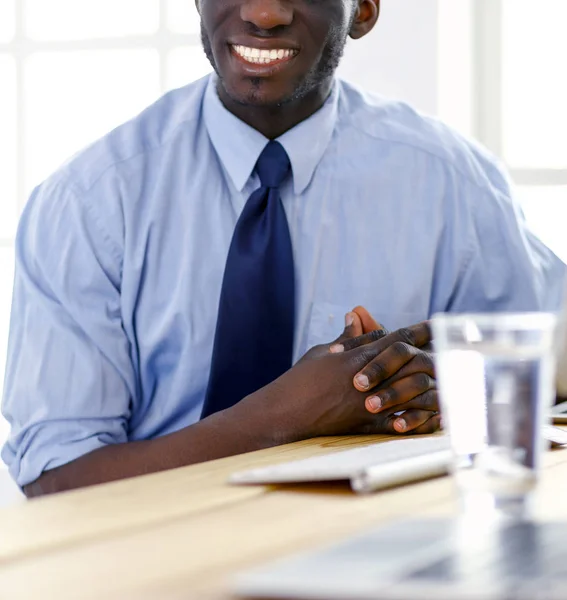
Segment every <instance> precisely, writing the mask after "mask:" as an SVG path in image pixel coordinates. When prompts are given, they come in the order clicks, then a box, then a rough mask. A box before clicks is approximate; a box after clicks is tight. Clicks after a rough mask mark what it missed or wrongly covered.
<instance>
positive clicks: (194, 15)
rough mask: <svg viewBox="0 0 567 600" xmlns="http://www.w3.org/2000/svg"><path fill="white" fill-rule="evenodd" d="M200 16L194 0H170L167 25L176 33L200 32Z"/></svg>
mask: <svg viewBox="0 0 567 600" xmlns="http://www.w3.org/2000/svg"><path fill="white" fill-rule="evenodd" d="M200 22H201V20H200V18H199V13H198V12H197V9H196V8H195V2H193V0H168V2H167V26H168V27H169V29H171V31H173V32H174V33H199V31H200Z"/></svg>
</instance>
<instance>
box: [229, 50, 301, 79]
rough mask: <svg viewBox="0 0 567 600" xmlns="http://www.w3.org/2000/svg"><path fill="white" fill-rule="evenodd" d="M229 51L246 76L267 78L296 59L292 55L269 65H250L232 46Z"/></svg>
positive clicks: (295, 55)
mask: <svg viewBox="0 0 567 600" xmlns="http://www.w3.org/2000/svg"><path fill="white" fill-rule="evenodd" d="M229 49H230V54H231V55H232V57H233V58H234V59H235V60H237V61H238V63H239V64H240V65H241V66H242V67H244V69H243V70H244V71H245V72H246V73H247V74H249V75H253V76H256V77H261V76H264V77H267V76H269V75H274V74H275V73H277V72H278V71H281V70H282V69H284V68H285V67H287V66H288V65H289V64H290V63H291V62H293V60H294V59H295V58H296V57H297V54H294V55H293V56H288V57H287V58H280V59H277V60H274V61H272V62H269V63H252V62H248V61H247V60H246V59H244V58H242V56H240V54H238V53H237V52H236V51H235V50H234V48H233V47H232V46H229Z"/></svg>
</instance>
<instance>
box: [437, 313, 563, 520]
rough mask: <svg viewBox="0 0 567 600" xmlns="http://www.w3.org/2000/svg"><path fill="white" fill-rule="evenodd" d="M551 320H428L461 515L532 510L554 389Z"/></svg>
mask: <svg viewBox="0 0 567 600" xmlns="http://www.w3.org/2000/svg"><path fill="white" fill-rule="evenodd" d="M556 326H557V318H556V316H555V315H553V314H551V313H517V314H516V313H500V314H498V313H494V314H461V315H452V314H441V315H436V316H435V317H434V318H433V320H432V328H433V338H434V347H435V360H436V370H437V383H438V388H439V393H440V400H441V408H442V414H443V423H444V426H445V428H446V429H447V431H448V433H449V435H450V438H451V446H452V448H453V454H454V464H453V474H454V479H455V482H456V486H457V490H458V493H459V496H460V500H461V504H462V507H463V509H464V514H465V516H466V515H473V514H475V515H478V514H479V513H482V516H483V518H486V517H487V516H488V517H490V516H493V517H501V516H508V517H512V518H516V519H526V518H529V517H530V514H531V504H532V500H533V494H534V491H535V488H536V483H537V478H538V470H539V463H540V460H541V457H542V453H543V449H544V447H545V444H546V442H545V440H544V437H543V435H542V427H543V425H544V423H545V421H546V419H547V414H548V413H549V409H550V407H551V405H552V403H553V398H554V393H555V390H554V377H555V355H554V342H555V329H556Z"/></svg>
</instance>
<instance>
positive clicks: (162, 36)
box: [158, 0, 169, 94]
mask: <svg viewBox="0 0 567 600" xmlns="http://www.w3.org/2000/svg"><path fill="white" fill-rule="evenodd" d="M168 33H169V32H168V29H167V0H160V1H159V28H158V36H159V45H158V52H159V83H160V88H161V93H162V94H163V93H165V91H166V89H167V59H168V56H169V48H168V47H167V40H168Z"/></svg>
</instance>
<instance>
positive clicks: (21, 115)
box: [12, 0, 27, 211]
mask: <svg viewBox="0 0 567 600" xmlns="http://www.w3.org/2000/svg"><path fill="white" fill-rule="evenodd" d="M26 2H27V0H18V1H17V2H16V34H15V39H14V51H13V52H12V56H13V57H14V60H15V62H16V169H17V179H16V198H14V201H15V202H16V205H17V208H18V209H19V211H21V210H22V209H23V207H24V205H25V203H26V200H27V199H26V197H25V187H26V184H25V181H26V142H25V133H26V103H25V84H24V68H25V60H26V54H25V52H24V44H25V33H24V13H25V6H26Z"/></svg>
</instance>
